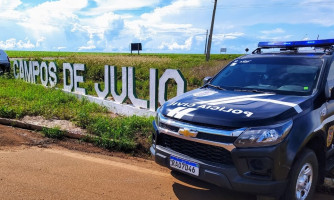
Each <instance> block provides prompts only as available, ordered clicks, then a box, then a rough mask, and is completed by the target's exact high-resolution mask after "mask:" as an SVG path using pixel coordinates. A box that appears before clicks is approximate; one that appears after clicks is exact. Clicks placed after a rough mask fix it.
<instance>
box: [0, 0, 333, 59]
mask: <svg viewBox="0 0 334 200" xmlns="http://www.w3.org/2000/svg"><path fill="white" fill-rule="evenodd" d="M213 7H214V0H33V1H32V0H0V9H1V11H0V19H1V20H0V49H4V50H25V51H71V52H130V43H137V42H141V43H142V45H143V51H142V52H143V53H196V54H201V53H204V49H205V41H206V32H207V30H208V29H210V25H211V18H212V12H213ZM317 38H319V39H329V38H334V1H333V0H288V1H287V0H265V1H264V0H237V1H236V0H218V3H217V11H216V18H215V25H214V31H213V40H212V49H211V53H213V54H219V53H220V49H221V48H227V53H244V52H245V49H246V48H249V49H250V50H253V49H255V48H256V47H257V44H258V42H260V41H294V40H307V39H312V40H314V39H317Z"/></svg>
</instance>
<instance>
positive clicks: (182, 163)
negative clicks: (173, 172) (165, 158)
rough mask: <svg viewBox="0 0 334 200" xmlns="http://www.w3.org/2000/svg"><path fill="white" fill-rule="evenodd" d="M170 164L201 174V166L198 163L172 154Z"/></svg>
mask: <svg viewBox="0 0 334 200" xmlns="http://www.w3.org/2000/svg"><path fill="white" fill-rule="evenodd" d="M169 164H170V166H171V167H172V168H174V169H178V170H181V171H183V172H186V173H188V174H192V175H195V176H198V175H199V166H198V164H197V163H193V162H189V161H187V160H183V159H181V158H177V157H174V156H171V157H170V159H169Z"/></svg>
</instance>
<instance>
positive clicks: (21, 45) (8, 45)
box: [0, 38, 36, 49]
mask: <svg viewBox="0 0 334 200" xmlns="http://www.w3.org/2000/svg"><path fill="white" fill-rule="evenodd" d="M35 46H36V45H35V44H32V43H31V42H30V40H26V41H22V40H19V41H16V39H15V38H10V39H8V40H6V41H0V49H14V48H18V49H32V48H34V47H35Z"/></svg>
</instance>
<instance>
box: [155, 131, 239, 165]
mask: <svg viewBox="0 0 334 200" xmlns="http://www.w3.org/2000/svg"><path fill="white" fill-rule="evenodd" d="M158 144H159V145H161V146H164V147H167V148H170V149H172V150H174V151H176V152H179V153H181V154H184V155H187V156H189V157H192V158H194V159H197V160H200V161H202V162H206V163H207V162H209V163H217V164H224V165H233V161H232V156H231V153H230V152H229V151H228V150H226V149H224V148H222V147H216V146H212V145H207V144H202V143H198V142H192V141H188V140H184V139H180V138H177V137H173V136H169V135H166V134H159V138H158Z"/></svg>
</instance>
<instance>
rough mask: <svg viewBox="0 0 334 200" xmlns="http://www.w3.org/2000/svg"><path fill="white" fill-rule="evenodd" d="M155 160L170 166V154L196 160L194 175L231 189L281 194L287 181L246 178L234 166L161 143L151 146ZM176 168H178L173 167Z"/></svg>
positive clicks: (270, 194)
mask: <svg viewBox="0 0 334 200" xmlns="http://www.w3.org/2000/svg"><path fill="white" fill-rule="evenodd" d="M150 150H151V153H152V155H153V156H154V160H155V162H156V163H158V164H160V165H162V166H165V167H168V168H170V169H171V167H170V166H169V159H170V156H171V155H173V156H177V157H179V158H182V159H185V160H188V161H191V162H195V163H198V164H199V176H194V175H190V176H193V177H195V178H198V179H200V180H203V181H206V182H209V183H213V184H215V185H218V186H220V187H223V188H227V189H230V190H235V191H240V192H246V193H252V194H258V195H259V194H260V195H269V196H280V195H281V194H282V193H283V192H284V190H285V187H286V184H287V181H286V180H282V181H272V180H254V179H249V178H245V177H242V176H240V175H239V173H238V171H237V169H236V168H235V167H234V166H229V165H226V166H225V165H219V166H218V165H214V164H208V163H204V162H202V161H200V160H196V159H193V158H191V157H189V156H186V155H183V154H180V153H178V152H175V151H173V150H171V149H168V148H165V147H162V146H160V145H152V147H151V148H150ZM173 170H176V169H173Z"/></svg>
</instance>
